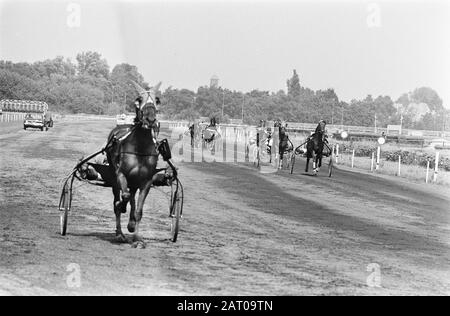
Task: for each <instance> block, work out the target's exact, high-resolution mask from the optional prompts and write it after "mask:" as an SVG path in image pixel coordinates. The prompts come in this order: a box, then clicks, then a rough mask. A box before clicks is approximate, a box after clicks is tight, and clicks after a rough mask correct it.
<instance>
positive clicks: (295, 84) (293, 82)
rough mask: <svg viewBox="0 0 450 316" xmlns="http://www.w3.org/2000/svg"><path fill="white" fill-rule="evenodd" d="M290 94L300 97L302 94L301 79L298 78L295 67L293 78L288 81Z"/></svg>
mask: <svg viewBox="0 0 450 316" xmlns="http://www.w3.org/2000/svg"><path fill="white" fill-rule="evenodd" d="M287 89H288V95H290V96H293V97H294V98H295V97H298V96H299V95H300V79H299V78H298V75H297V71H296V70H295V69H294V74H293V75H292V78H291V79H288V81H287Z"/></svg>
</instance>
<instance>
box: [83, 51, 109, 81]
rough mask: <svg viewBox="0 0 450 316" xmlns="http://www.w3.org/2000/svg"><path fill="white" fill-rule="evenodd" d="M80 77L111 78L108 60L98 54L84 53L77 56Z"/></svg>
mask: <svg viewBox="0 0 450 316" xmlns="http://www.w3.org/2000/svg"><path fill="white" fill-rule="evenodd" d="M76 59H77V62H78V65H77V70H78V75H89V76H93V77H103V78H105V79H108V78H109V66H108V62H107V61H106V59H104V58H102V56H101V55H100V54H99V53H97V52H83V53H79V54H78V55H77V58H76Z"/></svg>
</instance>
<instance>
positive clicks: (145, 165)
mask: <svg viewBox="0 0 450 316" xmlns="http://www.w3.org/2000/svg"><path fill="white" fill-rule="evenodd" d="M140 91H141V97H142V98H140V99H139V98H138V99H137V100H139V101H138V102H137V104H136V106H137V113H136V114H137V117H136V123H135V125H132V126H117V127H116V128H114V129H113V130H112V131H111V133H110V134H109V137H108V143H110V142H111V143H112V146H111V147H110V148H109V149H107V150H106V155H107V158H108V163H109V166H110V168H111V173H113V174H114V175H115V178H116V181H114V183H113V194H114V213H115V215H116V238H117V240H118V241H120V242H126V241H127V240H126V238H125V236H124V235H123V233H122V227H121V221H120V219H121V214H122V213H126V209H127V204H128V202H129V203H130V206H131V211H130V220H129V223H128V231H129V232H130V233H134V235H133V246H134V247H139V248H144V247H145V243H144V241H143V239H142V237H141V236H140V234H139V224H140V222H141V219H142V213H143V207H144V202H145V199H146V198H147V195H148V193H149V191H150V188H151V186H152V182H153V177H154V175H155V174H156V173H157V169H156V165H157V162H158V154H157V150H156V135H157V133H158V127H159V125H158V121H157V120H156V112H157V109H156V106H155V103H154V101H153V100H155V98H154V95H153V96H152V93H149V92H148V91H145V90H143V89H140ZM150 92H152V91H150ZM146 94H147V95H146ZM138 190H139V196H138V199H137V205H136V199H135V198H136V193H137V192H138Z"/></svg>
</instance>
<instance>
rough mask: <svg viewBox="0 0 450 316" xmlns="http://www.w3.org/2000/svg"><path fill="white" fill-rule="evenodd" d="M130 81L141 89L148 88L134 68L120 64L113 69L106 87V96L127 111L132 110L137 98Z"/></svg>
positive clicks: (134, 88)
mask: <svg viewBox="0 0 450 316" xmlns="http://www.w3.org/2000/svg"><path fill="white" fill-rule="evenodd" d="M132 81H134V82H136V83H137V84H139V85H141V86H142V87H148V84H147V83H145V82H144V77H143V76H142V75H141V74H140V73H139V71H138V68H137V67H136V66H134V65H130V64H126V63H122V64H119V65H116V66H115V67H114V68H113V70H112V72H111V80H110V83H109V86H108V94H109V95H110V96H111V99H114V100H115V101H116V102H118V103H121V104H123V105H124V106H126V107H127V109H128V110H129V111H130V110H132V109H133V108H134V105H133V104H134V100H135V99H136V97H137V96H138V92H137V91H136V87H135V86H134V85H133V83H132Z"/></svg>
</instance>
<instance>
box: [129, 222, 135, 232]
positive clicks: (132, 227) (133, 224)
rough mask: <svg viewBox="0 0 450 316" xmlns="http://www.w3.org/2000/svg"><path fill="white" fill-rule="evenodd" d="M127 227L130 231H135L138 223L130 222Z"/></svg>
mask: <svg viewBox="0 0 450 316" xmlns="http://www.w3.org/2000/svg"><path fill="white" fill-rule="evenodd" d="M127 228H128V231H129V232H130V233H134V231H135V230H136V223H135V222H129V223H128V226H127Z"/></svg>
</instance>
